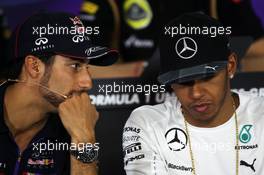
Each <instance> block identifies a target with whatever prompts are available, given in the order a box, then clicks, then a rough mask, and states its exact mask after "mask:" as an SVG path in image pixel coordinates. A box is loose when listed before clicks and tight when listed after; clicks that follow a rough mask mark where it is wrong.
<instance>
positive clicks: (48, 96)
mask: <svg viewBox="0 0 264 175" xmlns="http://www.w3.org/2000/svg"><path fill="white" fill-rule="evenodd" d="M51 73H52V65H46V66H45V73H44V76H43V77H42V78H41V80H40V84H41V85H42V86H44V87H46V88H48V89H49V80H50V77H51ZM46 88H43V87H41V86H39V91H40V93H41V94H42V97H43V98H44V99H45V100H47V102H49V103H50V104H52V105H53V106H54V107H56V108H58V106H59V105H60V103H62V102H63V101H64V100H65V99H64V98H63V97H62V96H60V95H58V94H55V93H54V92H52V91H50V90H48V89H46Z"/></svg>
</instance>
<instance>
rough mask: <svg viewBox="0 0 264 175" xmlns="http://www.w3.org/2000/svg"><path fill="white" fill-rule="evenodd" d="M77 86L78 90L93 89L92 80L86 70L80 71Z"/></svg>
mask: <svg viewBox="0 0 264 175" xmlns="http://www.w3.org/2000/svg"><path fill="white" fill-rule="evenodd" d="M78 86H79V88H80V89H87V90H89V89H91V88H92V87H93V82H92V78H91V75H90V73H89V71H88V70H87V69H82V70H81V71H80V72H79V77H78Z"/></svg>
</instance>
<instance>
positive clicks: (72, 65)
mask: <svg viewBox="0 0 264 175" xmlns="http://www.w3.org/2000/svg"><path fill="white" fill-rule="evenodd" d="M70 66H71V67H72V68H73V69H75V70H80V69H81V64H79V63H74V64H71V65H70Z"/></svg>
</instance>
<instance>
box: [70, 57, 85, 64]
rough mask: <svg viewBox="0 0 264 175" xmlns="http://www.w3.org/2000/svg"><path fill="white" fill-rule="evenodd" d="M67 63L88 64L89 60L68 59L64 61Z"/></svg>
mask: <svg viewBox="0 0 264 175" xmlns="http://www.w3.org/2000/svg"><path fill="white" fill-rule="evenodd" d="M66 62H68V63H76V62H77V63H81V64H89V62H90V60H85V59H75V58H68V59H67V60H66Z"/></svg>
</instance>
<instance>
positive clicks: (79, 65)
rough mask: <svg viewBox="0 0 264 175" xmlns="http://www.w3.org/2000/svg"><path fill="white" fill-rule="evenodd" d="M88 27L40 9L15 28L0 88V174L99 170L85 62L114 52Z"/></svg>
mask: <svg viewBox="0 0 264 175" xmlns="http://www.w3.org/2000/svg"><path fill="white" fill-rule="evenodd" d="M56 27H57V28H56ZM59 27H62V28H63V29H64V32H61V31H59V29H58V28H59ZM67 30H68V31H67ZM89 31H91V29H89ZM86 32H87V30H86V28H84V26H83V24H82V22H81V21H80V20H79V18H78V17H76V16H74V15H71V14H67V13H39V14H35V15H33V16H31V17H29V18H28V19H27V20H26V21H25V22H24V23H22V24H21V25H19V26H18V27H17V28H16V30H15V32H14V33H13V36H12V41H11V47H12V48H11V51H10V52H11V55H12V56H10V58H9V59H10V62H9V66H8V67H7V69H8V70H7V71H5V78H6V81H5V82H4V83H2V84H1V85H2V86H1V87H0V100H1V102H0V103H1V107H0V140H1V143H0V174H1V175H2V174H5V175H9V174H15V175H16V174H23V175H26V174H63V175H64V174H72V175H73V174H78V175H80V174H85V175H95V174H97V170H96V160H97V154H98V149H99V145H98V143H96V138H95V130H94V128H95V124H96V121H97V119H98V113H97V111H96V109H95V107H94V105H92V104H91V101H90V98H89V96H88V94H87V91H88V90H89V89H91V88H92V80H91V77H90V74H89V65H90V64H92V65H100V66H106V65H110V64H113V63H114V62H115V61H116V60H117V57H118V53H117V51H115V50H110V49H108V48H105V47H102V46H96V45H94V43H92V42H91V40H90V38H89V35H88V34H87V33H86ZM96 33H97V32H96ZM89 34H91V33H89ZM59 144H64V145H63V146H64V147H59V146H58V145H59Z"/></svg>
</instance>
